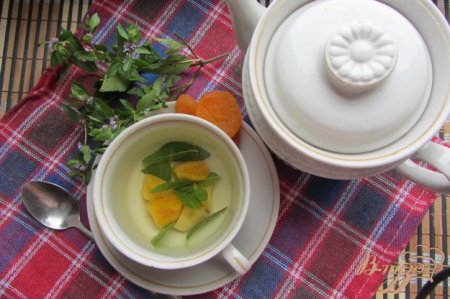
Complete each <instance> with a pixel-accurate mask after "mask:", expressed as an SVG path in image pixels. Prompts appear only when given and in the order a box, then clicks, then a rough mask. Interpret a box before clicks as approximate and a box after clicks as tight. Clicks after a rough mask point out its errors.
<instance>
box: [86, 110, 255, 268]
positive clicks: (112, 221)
mask: <svg viewBox="0 0 450 299" xmlns="http://www.w3.org/2000/svg"><path fill="white" fill-rule="evenodd" d="M171 141H184V142H189V143H192V144H195V145H198V146H200V147H202V148H204V149H206V150H207V151H209V152H210V153H211V157H210V158H208V160H207V163H208V164H209V166H210V168H211V171H214V172H216V173H218V174H219V175H220V180H219V181H218V182H217V183H216V184H215V185H214V191H213V202H214V203H215V205H213V208H212V212H214V211H217V210H220V209H221V208H222V207H225V206H227V209H226V211H225V212H224V213H222V214H220V216H219V217H217V218H216V219H214V221H212V222H211V223H209V224H208V226H207V227H204V228H203V230H202V232H198V233H196V234H194V235H193V236H192V237H191V238H190V239H189V241H188V242H186V236H185V233H181V232H176V231H175V230H171V231H170V232H169V233H168V234H167V235H166V236H165V237H164V239H163V241H161V244H160V246H158V247H156V248H155V247H153V246H152V245H151V239H152V237H154V236H155V235H156V234H157V233H158V229H157V227H156V226H155V225H154V223H153V220H152V219H151V216H150V215H149V214H148V212H147V211H146V208H145V200H144V199H142V197H141V195H140V190H141V186H142V182H143V178H144V174H143V173H142V172H141V169H142V160H143V158H144V157H146V156H147V155H149V154H151V153H153V152H154V151H155V150H157V149H158V148H159V147H161V146H162V145H164V144H166V143H167V142H171ZM249 199H250V188H249V175H248V170H247V167H246V164H245V161H244V158H243V157H242V154H241V152H240V151H239V149H238V147H237V146H236V145H235V143H234V142H233V141H232V140H231V139H230V138H229V137H228V136H227V135H226V134H225V133H224V132H222V131H221V130H220V129H219V128H217V127H216V126H215V125H213V124H211V123H209V122H207V121H204V120H202V119H200V118H197V117H193V116H190V115H183V114H175V113H168V114H162V115H156V116H152V117H149V118H147V119H145V120H142V121H140V122H138V123H137V124H134V125H132V126H130V127H129V128H127V129H126V130H125V131H124V132H122V133H121V134H120V135H119V136H118V137H117V138H116V139H114V141H113V142H112V143H111V144H110V145H109V146H108V148H107V150H106V151H105V153H104V154H103V156H102V158H101V160H100V163H99V164H98V168H97V171H96V174H95V181H94V184H93V203H94V210H95V216H96V218H97V221H98V224H99V227H100V229H101V231H102V232H103V234H104V235H105V237H106V238H107V239H108V241H109V242H110V243H111V244H112V246H114V247H115V248H116V249H117V250H119V251H120V252H121V253H123V254H124V255H125V256H127V257H128V258H130V259H132V260H133V261H136V262H138V263H140V264H142V265H146V266H149V267H155V268H160V269H179V268H185V267H191V266H194V265H197V264H200V263H203V262H205V261H206V260H208V259H211V258H212V257H214V256H216V255H218V254H222V255H223V257H224V258H225V259H226V261H228V263H229V264H230V265H231V266H232V267H233V268H234V269H235V270H236V271H237V272H239V273H241V274H242V273H245V272H246V271H248V269H249V268H250V262H249V261H248V259H247V258H246V257H245V256H244V255H243V254H242V253H241V252H240V251H239V250H238V249H236V248H235V247H234V246H233V245H232V243H231V242H232V240H233V238H234V237H235V236H236V234H237V233H238V232H239V230H240V228H241V226H242V224H243V222H244V219H245V217H246V214H247V210H248V205H249Z"/></svg>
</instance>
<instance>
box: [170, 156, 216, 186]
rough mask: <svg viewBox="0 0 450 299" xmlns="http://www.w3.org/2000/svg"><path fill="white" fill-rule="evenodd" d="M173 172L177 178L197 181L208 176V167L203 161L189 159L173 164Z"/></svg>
mask: <svg viewBox="0 0 450 299" xmlns="http://www.w3.org/2000/svg"><path fill="white" fill-rule="evenodd" d="M173 172H174V174H175V176H176V177H177V178H178V179H181V180H189V181H194V182H198V181H202V180H204V179H206V178H207V177H208V174H209V167H208V164H206V163H205V162H204V161H189V162H184V163H180V164H178V165H175V166H174V168H173Z"/></svg>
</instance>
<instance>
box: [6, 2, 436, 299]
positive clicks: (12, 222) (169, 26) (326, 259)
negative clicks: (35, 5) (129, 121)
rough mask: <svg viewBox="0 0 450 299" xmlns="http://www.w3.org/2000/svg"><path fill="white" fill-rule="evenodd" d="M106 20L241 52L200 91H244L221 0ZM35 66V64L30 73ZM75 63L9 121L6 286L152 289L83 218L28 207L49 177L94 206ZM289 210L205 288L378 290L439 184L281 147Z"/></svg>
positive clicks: (53, 75)
mask: <svg viewBox="0 0 450 299" xmlns="http://www.w3.org/2000/svg"><path fill="white" fill-rule="evenodd" d="M93 12H98V13H99V15H100V17H101V19H102V23H101V25H100V30H99V31H98V34H97V35H96V36H95V38H94V39H95V41H96V42H100V43H107V44H112V43H114V40H115V33H114V30H115V28H116V25H117V24H118V23H122V24H125V23H129V22H133V23H136V24H137V25H138V27H139V28H140V29H141V30H142V32H143V36H144V37H145V38H148V39H150V38H152V37H171V38H174V33H177V34H179V35H181V36H183V37H184V38H185V39H186V40H187V41H188V42H189V44H190V45H191V47H192V48H193V49H194V50H195V51H196V53H197V54H198V55H200V56H201V57H205V58H207V57H213V56H216V55H218V54H221V53H224V52H229V55H228V56H227V57H226V59H224V60H222V61H218V62H216V63H214V64H210V65H207V66H206V67H205V68H203V70H202V71H201V73H200V75H199V77H198V78H197V80H196V81H195V83H194V85H193V86H192V88H191V89H190V90H189V93H190V94H191V95H193V96H194V97H195V98H198V97H199V96H200V95H201V94H203V93H204V92H206V91H208V90H212V89H224V90H228V91H230V92H232V93H233V94H234V95H235V96H236V97H237V98H238V99H239V102H240V105H241V111H242V114H243V116H244V119H245V120H246V121H249V120H248V116H247V113H246V110H245V106H244V104H243V101H242V90H241V78H240V77H241V73H240V72H241V66H242V60H243V54H242V52H241V51H240V50H239V49H238V47H237V45H236V41H235V38H234V34H233V31H232V26H231V20H230V17H229V12H228V10H227V8H226V6H225V4H224V3H223V2H221V1H218V0H195V1H193V0H171V1H162V0H153V1H144V0H135V1H107V0H99V1H96V2H94V3H93V4H92V6H91V8H90V13H93ZM23 75H24V76H26V74H23ZM83 76H84V75H83V73H81V72H79V71H77V70H75V69H71V70H70V71H69V72H68V73H67V75H66V76H65V78H64V80H63V81H61V82H59V83H58V81H57V77H58V70H57V69H48V70H47V71H46V72H45V73H44V74H43V76H42V78H41V80H40V83H39V84H38V85H37V86H36V87H35V88H34V89H33V91H32V92H30V94H29V96H27V97H26V98H25V99H23V101H21V102H20V103H19V104H18V105H17V106H15V107H14V108H13V109H12V110H11V111H10V112H9V113H8V114H6V115H5V117H4V118H3V119H2V120H1V121H0V215H1V217H0V253H1V254H0V297H2V298H53V297H65V298H90V297H127V298H129V297H131V298H144V297H149V296H150V293H149V292H148V291H147V290H144V289H142V288H140V287H138V286H136V285H134V284H133V283H131V282H129V281H127V280H126V279H125V278H123V277H122V276H121V275H120V274H119V273H118V272H116V271H115V270H114V269H113V268H112V267H111V266H110V265H109V264H108V262H107V261H106V260H105V258H104V257H103V256H102V254H101V253H100V251H99V250H98V248H97V247H96V244H95V243H94V242H93V241H89V240H87V239H86V238H85V237H84V236H83V235H82V234H80V233H79V232H78V231H76V230H75V229H69V230H66V231H59V232H57V231H52V230H49V229H46V228H43V227H42V226H41V225H39V224H38V223H37V222H36V221H35V220H33V219H32V218H31V216H30V215H29V214H28V213H27V211H26V210H25V207H24V206H23V204H22V202H21V197H20V187H21V185H22V184H23V183H24V182H26V181H29V180H47V181H52V182H54V183H57V184H59V185H61V186H63V187H65V188H66V189H68V190H70V191H71V192H72V193H73V194H74V195H75V196H76V197H77V199H78V200H79V201H80V204H81V207H82V212H83V213H82V220H83V221H84V222H85V223H86V224H88V223H87V217H86V205H85V198H86V187H85V186H84V185H83V184H82V183H81V182H80V181H78V180H74V179H72V178H71V177H70V176H69V169H68V168H67V167H66V166H65V164H64V163H65V162H66V161H68V160H69V159H70V158H71V157H72V156H73V155H74V154H75V152H76V151H77V143H78V142H79V140H81V138H82V137H83V136H82V129H81V127H80V126H79V124H78V123H75V122H72V121H70V120H69V119H68V118H67V117H66V115H65V113H64V112H63V110H62V105H63V104H64V103H67V95H68V89H69V87H70V82H71V80H72V79H75V78H76V79H77V80H87V81H89V80H90V78H89V77H83ZM274 160H275V164H276V167H277V171H278V175H279V184H280V190H281V202H280V212H279V218H278V222H277V225H276V227H275V231H274V234H273V236H272V238H271V240H270V243H269V244H268V246H267V248H266V250H265V251H264V253H263V254H262V255H261V257H260V258H259V259H258V261H257V262H256V263H255V264H254V265H253V267H252V269H251V270H250V272H248V273H247V274H245V275H244V276H242V277H240V278H238V279H237V280H235V281H233V282H232V283H230V284H229V285H226V286H224V287H222V288H220V289H217V290H215V291H212V292H210V293H207V294H203V295H198V296H197V297H202V298H214V297H220V298H232V297H240V298H286V297H293V298H314V297H319V298H320V297H322V298H330V297H335V298H369V297H371V296H372V295H373V294H374V292H375V291H376V289H377V288H378V286H379V285H380V284H381V283H382V281H383V278H384V273H383V271H375V272H374V273H369V274H368V273H362V274H361V273H359V272H360V271H358V270H361V268H360V266H361V264H362V262H363V260H364V259H365V258H366V257H367V256H368V254H370V255H371V256H373V257H374V258H376V259H377V262H378V263H379V265H389V264H391V263H392V262H393V261H395V260H396V259H397V257H398V255H399V254H400V252H401V251H402V249H403V248H404V247H405V245H406V243H407V242H408V240H409V238H410V237H411V235H412V234H413V233H414V232H415V230H416V228H417V226H418V225H419V223H420V222H421V220H422V217H423V215H424V214H425V212H426V211H427V209H428V208H429V206H430V205H431V203H432V202H433V200H434V199H435V198H436V194H434V193H432V192H430V191H427V190H426V189H423V188H421V187H420V186H417V185H415V184H414V183H412V182H410V181H407V180H405V179H402V178H401V177H399V176H398V175H397V174H396V173H395V172H389V173H385V174H383V175H379V176H376V177H371V178H367V179H363V180H352V181H338V180H328V179H324V178H319V177H314V176H311V175H309V174H306V173H302V172H300V171H298V170H294V169H292V168H290V167H289V166H286V165H285V164H284V163H282V162H281V161H280V160H278V159H277V158H276V157H274Z"/></svg>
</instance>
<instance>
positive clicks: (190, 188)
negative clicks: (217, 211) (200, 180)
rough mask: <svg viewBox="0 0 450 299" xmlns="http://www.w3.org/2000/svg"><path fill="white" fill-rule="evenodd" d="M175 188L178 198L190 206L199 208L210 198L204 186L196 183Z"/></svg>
mask: <svg viewBox="0 0 450 299" xmlns="http://www.w3.org/2000/svg"><path fill="white" fill-rule="evenodd" d="M174 190H175V194H176V195H177V196H178V198H180V200H181V201H182V202H183V204H184V205H185V206H186V207H188V208H192V209H197V208H198V207H200V205H201V204H202V202H204V201H206V200H207V199H208V192H206V190H205V189H203V188H198V187H196V186H195V185H194V183H191V184H186V185H183V186H180V187H177V188H175V189H174Z"/></svg>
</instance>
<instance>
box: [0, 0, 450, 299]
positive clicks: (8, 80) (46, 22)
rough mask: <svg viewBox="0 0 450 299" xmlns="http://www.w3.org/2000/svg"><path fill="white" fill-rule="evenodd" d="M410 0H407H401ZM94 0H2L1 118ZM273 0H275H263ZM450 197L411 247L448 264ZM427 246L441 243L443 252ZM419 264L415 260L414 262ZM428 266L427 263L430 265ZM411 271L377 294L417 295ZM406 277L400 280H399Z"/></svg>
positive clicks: (449, 131)
mask: <svg viewBox="0 0 450 299" xmlns="http://www.w3.org/2000/svg"><path fill="white" fill-rule="evenodd" d="M399 1H405V0H399ZM91 2H92V0H89V1H86V0H77V1H76V0H70V1H54V0H45V1H42V0H41V1H39V0H37V1H33V0H31V1H30V0H28V1H24V0H10V1H8V0H6V1H0V3H1V4H0V15H1V18H0V86H1V97H0V118H1V117H2V116H3V115H4V114H5V113H6V111H8V110H9V109H11V107H13V106H14V105H15V104H16V103H18V102H19V101H20V99H22V98H23V97H24V96H26V94H27V92H28V91H29V90H30V89H31V88H32V87H33V86H34V84H35V83H36V81H37V79H39V76H40V74H41V73H42V72H43V70H44V69H45V68H46V67H47V65H48V64H49V60H48V56H49V55H48V54H49V53H48V51H47V49H46V47H44V46H39V43H40V42H42V41H45V40H49V39H50V38H52V37H54V36H56V34H57V32H59V31H60V29H61V28H67V29H69V30H72V31H74V30H75V29H76V27H77V24H78V23H79V22H80V20H81V19H82V17H83V16H84V14H85V13H86V11H87V9H88V7H89V5H90V3H91ZM261 2H263V3H264V4H266V5H269V3H270V2H271V1H270V0H261ZM434 2H435V3H436V4H437V5H438V7H439V8H440V10H441V11H442V12H443V13H444V14H445V15H446V16H447V18H448V16H449V3H448V2H449V1H448V0H445V1H444V0H441V1H434ZM441 134H442V137H444V134H445V135H448V136H450V125H447V126H446V127H445V128H444V129H443V130H442V132H441ZM449 213H450V203H449V202H447V199H446V197H445V196H439V197H438V198H437V199H436V201H435V203H434V205H433V206H432V207H431V209H430V211H429V212H428V214H427V215H426V216H425V218H424V220H423V222H422V224H421V225H420V227H419V228H418V231H417V234H416V235H415V236H413V238H412V239H411V241H410V242H409V244H408V246H407V248H406V251H410V252H411V256H423V257H431V258H433V259H434V260H436V261H438V262H439V263H442V264H443V265H448V264H449V259H448V254H447V253H448V252H449V246H450V236H449V234H450V232H449V229H450V218H449V217H447V216H448V215H449ZM427 248H438V249H440V250H441V251H442V253H443V256H442V257H441V255H439V254H435V253H434V252H432V253H431V254H429V251H428V249H427ZM418 261H419V264H420V265H422V266H423V267H425V268H427V267H428V268H429V267H430V266H431V264H430V263H429V262H428V261H427V260H426V258H423V259H422V260H421V259H419V260H418ZM412 265H414V263H412ZM425 270H426V269H425ZM423 272H424V273H423V274H422V275H418V276H415V275H413V276H412V277H407V279H408V284H407V285H406V286H404V287H403V286H401V285H400V287H399V288H398V289H397V291H396V293H395V294H394V292H393V291H392V290H388V291H387V293H386V291H384V292H383V289H384V290H386V288H388V286H389V284H388V283H386V284H385V285H382V286H380V291H379V292H378V293H377V294H376V296H375V297H376V298H377V299H379V298H415V297H416V294H417V292H418V290H420V289H421V288H422V286H423V285H424V284H425V283H426V282H427V281H428V280H429V278H428V274H429V273H428V272H427V271H423ZM399 284H400V283H397V286H398V285H399ZM449 291H450V289H449V286H448V281H444V282H443V283H441V284H440V285H439V286H438V287H437V288H436V289H435V291H434V292H433V294H432V295H431V298H450V296H449Z"/></svg>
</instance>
